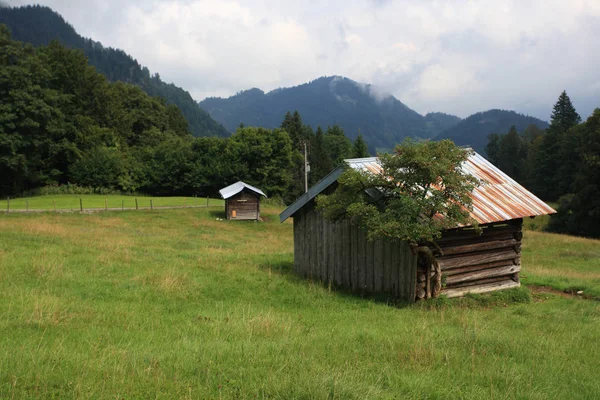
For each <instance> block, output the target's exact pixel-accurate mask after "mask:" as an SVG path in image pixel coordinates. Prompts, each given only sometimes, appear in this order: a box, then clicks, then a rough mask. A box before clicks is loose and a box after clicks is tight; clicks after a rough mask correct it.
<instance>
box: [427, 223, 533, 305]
mask: <svg viewBox="0 0 600 400" xmlns="http://www.w3.org/2000/svg"><path fill="white" fill-rule="evenodd" d="M522 223H523V220H522V219H517V220H511V221H507V222H504V223H499V224H489V225H485V226H482V230H483V232H482V234H481V235H479V234H477V233H476V232H475V231H474V230H473V229H457V230H453V231H448V232H445V233H444V235H443V236H442V238H440V239H438V240H437V241H436V243H437V245H438V246H439V247H440V249H441V251H442V252H443V255H442V256H438V257H436V258H437V260H438V263H439V265H440V267H441V270H442V286H443V288H442V292H441V293H442V294H445V295H446V296H448V297H460V296H464V295H465V294H467V293H485V292H491V291H495V290H502V289H509V288H513V287H518V286H520V281H519V271H520V270H521V239H522V238H523V233H522ZM432 250H434V249H432ZM427 286H428V285H427V282H425V290H426V291H427ZM417 292H419V276H417Z"/></svg>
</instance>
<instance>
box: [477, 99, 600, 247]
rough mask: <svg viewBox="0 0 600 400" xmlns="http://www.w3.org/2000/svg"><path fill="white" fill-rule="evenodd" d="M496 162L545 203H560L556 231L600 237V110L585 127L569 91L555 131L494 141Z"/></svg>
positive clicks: (558, 107) (556, 113) (554, 120)
mask: <svg viewBox="0 0 600 400" xmlns="http://www.w3.org/2000/svg"><path fill="white" fill-rule="evenodd" d="M485 150H486V153H487V156H488V158H489V160H490V161H491V162H493V163H494V164H495V165H496V166H498V168H500V169H501V170H502V171H504V172H505V173H507V174H508V175H509V176H510V177H512V178H513V179H515V180H516V181H517V182H519V183H521V184H523V185H524V186H525V187H527V188H528V189H529V190H531V191H532V192H533V193H535V194H536V195H537V196H538V197H540V198H541V199H544V200H545V201H551V202H558V205H559V206H558V214H557V215H555V216H553V217H552V218H551V220H550V224H549V226H548V229H549V230H550V231H553V232H561V233H568V234H574V235H582V236H589V237H600V109H596V110H595V111H594V113H593V114H592V115H591V116H590V117H589V118H588V119H587V121H585V122H582V120H581V117H580V116H579V114H578V113H577V111H576V110H575V107H574V106H573V104H572V102H571V99H570V98H569V96H568V95H567V93H566V92H565V91H563V92H562V93H561V94H560V96H559V98H558V100H557V102H556V104H555V105H554V108H553V111H552V117H551V121H550V126H549V127H548V129H546V130H540V129H539V128H537V127H536V126H529V127H527V129H525V130H524V131H522V132H518V131H517V129H516V128H515V127H514V126H513V127H511V128H510V130H509V131H508V132H507V133H504V134H498V133H493V134H491V135H489V137H488V143H487V145H486V148H485Z"/></svg>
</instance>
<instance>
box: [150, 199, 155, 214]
mask: <svg viewBox="0 0 600 400" xmlns="http://www.w3.org/2000/svg"><path fill="white" fill-rule="evenodd" d="M150 211H154V205H153V204H152V199H150Z"/></svg>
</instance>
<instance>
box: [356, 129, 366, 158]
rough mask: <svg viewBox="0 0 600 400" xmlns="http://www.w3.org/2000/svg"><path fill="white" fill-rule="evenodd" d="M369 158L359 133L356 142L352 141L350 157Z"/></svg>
mask: <svg viewBox="0 0 600 400" xmlns="http://www.w3.org/2000/svg"><path fill="white" fill-rule="evenodd" d="M369 156H370V154H369V148H368V147H367V144H366V143H365V141H364V139H363V137H362V135H361V134H360V133H359V134H358V136H357V137H356V140H354V144H353V145H352V157H354V158H365V157H369Z"/></svg>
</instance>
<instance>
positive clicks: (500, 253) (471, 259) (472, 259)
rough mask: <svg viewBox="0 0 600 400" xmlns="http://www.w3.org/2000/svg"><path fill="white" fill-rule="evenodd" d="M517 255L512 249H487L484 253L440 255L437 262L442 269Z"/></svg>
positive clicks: (483, 262) (510, 257)
mask: <svg viewBox="0 0 600 400" xmlns="http://www.w3.org/2000/svg"><path fill="white" fill-rule="evenodd" d="M517 256H518V254H517V253H516V252H515V251H514V250H513V249H509V250H505V249H499V250H493V251H488V252H485V253H476V254H469V255H460V256H451V257H440V258H439V259H438V263H439V264H440V268H441V269H442V271H443V270H446V269H451V268H459V267H466V266H468V265H476V264H485V263H491V262H494V261H503V260H512V259H514V258H516V257H517Z"/></svg>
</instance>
